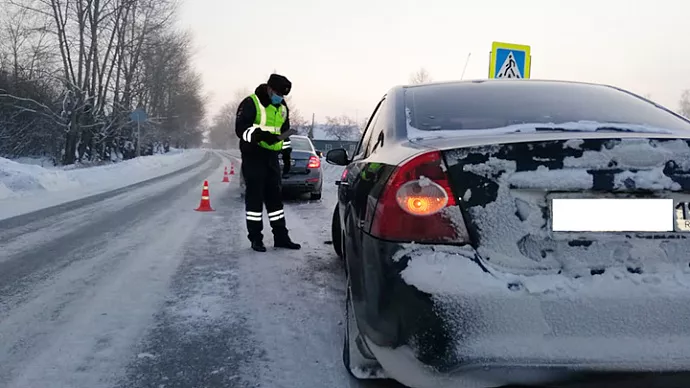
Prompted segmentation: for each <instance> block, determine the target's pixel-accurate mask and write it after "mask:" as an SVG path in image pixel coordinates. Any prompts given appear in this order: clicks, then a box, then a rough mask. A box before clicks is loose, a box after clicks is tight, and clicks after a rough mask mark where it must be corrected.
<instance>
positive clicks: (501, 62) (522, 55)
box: [489, 42, 532, 79]
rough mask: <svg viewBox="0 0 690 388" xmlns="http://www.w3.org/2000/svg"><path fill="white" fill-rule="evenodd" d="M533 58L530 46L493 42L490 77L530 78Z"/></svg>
mask: <svg viewBox="0 0 690 388" xmlns="http://www.w3.org/2000/svg"><path fill="white" fill-rule="evenodd" d="M531 58H532V56H531V54H530V47H529V46H526V45H522V44H513V43H504V42H493V43H492V44H491V56H490V58H489V78H506V79H511V78H512V79H527V78H530V68H531V63H532V59H531Z"/></svg>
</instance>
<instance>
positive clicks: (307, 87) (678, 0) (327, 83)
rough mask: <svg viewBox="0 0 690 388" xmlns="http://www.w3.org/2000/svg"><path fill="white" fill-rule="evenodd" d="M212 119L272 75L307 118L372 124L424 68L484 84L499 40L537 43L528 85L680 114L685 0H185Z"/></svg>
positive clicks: (687, 69)
mask: <svg viewBox="0 0 690 388" xmlns="http://www.w3.org/2000/svg"><path fill="white" fill-rule="evenodd" d="M180 16H181V23H182V27H184V28H187V29H190V30H191V31H192V33H193V35H194V38H195V43H196V46H197V54H196V58H195V63H196V65H197V68H198V70H199V71H200V72H201V73H202V74H203V80H204V85H205V89H206V92H207V93H208V94H209V96H210V106H209V108H210V110H211V111H210V113H214V112H215V111H216V110H217V109H218V108H219V107H220V106H221V105H222V104H223V103H225V102H227V101H228V100H230V99H232V97H233V95H234V94H235V92H236V90H238V89H242V88H250V89H251V90H253V89H254V87H256V85H258V84H259V83H261V82H264V81H265V80H266V79H267V77H268V75H269V74H270V73H271V72H272V71H273V70H274V69H276V70H277V71H278V72H279V73H282V74H284V75H286V76H287V77H288V78H290V80H292V82H293V89H292V93H291V94H292V95H293V96H294V97H293V98H294V100H295V104H296V105H297V106H298V108H299V109H300V110H301V111H302V113H303V114H304V115H305V116H311V113H312V112H313V113H315V114H316V119H317V121H318V120H323V119H324V117H325V116H333V115H339V114H347V115H351V116H353V117H354V116H359V118H361V117H363V116H367V115H369V113H370V111H371V110H372V109H373V108H374V105H375V104H376V102H377V101H378V99H379V98H380V97H381V96H382V95H383V94H384V93H385V92H386V91H387V90H388V89H389V88H390V87H392V86H394V85H397V84H404V83H407V81H408V79H409V75H410V73H412V72H414V71H415V70H417V69H418V68H419V67H422V66H423V67H425V68H426V69H427V70H428V71H429V72H430V73H431V76H432V77H433V79H434V80H438V81H442V80H457V79H459V78H460V76H461V73H462V69H463V66H464V64H465V60H466V59H467V56H468V54H469V53H472V55H471V57H470V61H469V65H468V67H467V71H466V73H465V79H477V78H486V77H487V75H488V65H489V51H491V42H492V41H502V42H511V43H518V44H526V45H530V46H531V48H532V77H531V78H540V79H565V80H576V81H589V82H600V83H607V84H612V85H615V86H619V87H623V88H626V89H629V90H631V91H633V92H636V93H640V94H647V93H649V94H651V96H652V99H653V100H655V101H657V102H659V103H661V104H663V105H666V106H667V107H669V108H672V109H673V110H676V109H677V105H678V99H679V97H680V94H681V92H682V90H683V89H686V88H690V50H689V49H688V48H689V47H690V44H689V43H690V34H689V33H688V32H687V25H688V18H689V17H690V1H688V0H654V1H652V0H576V1H573V0H521V1H517V0H512V1H511V0H367V1H364V0H347V1H332V0H283V1H251V0H250V1H246V0H243V1H239V0H184V3H183V4H182V8H181V10H180Z"/></svg>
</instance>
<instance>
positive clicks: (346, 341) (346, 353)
mask: <svg viewBox="0 0 690 388" xmlns="http://www.w3.org/2000/svg"><path fill="white" fill-rule="evenodd" d="M346 293H347V296H346V297H345V335H344V336H343V365H344V366H345V370H347V373H349V374H350V376H352V377H354V378H355V379H357V376H356V375H355V374H354V373H353V372H352V365H351V364H350V320H351V319H350V316H351V314H352V311H350V309H351V304H352V300H351V296H350V282H349V280H348V284H347V291H346Z"/></svg>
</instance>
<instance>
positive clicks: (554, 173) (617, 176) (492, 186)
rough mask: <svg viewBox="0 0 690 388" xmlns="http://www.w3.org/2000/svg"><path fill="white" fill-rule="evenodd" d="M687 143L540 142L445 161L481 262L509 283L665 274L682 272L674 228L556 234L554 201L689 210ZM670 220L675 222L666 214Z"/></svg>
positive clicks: (682, 243) (680, 241)
mask: <svg viewBox="0 0 690 388" xmlns="http://www.w3.org/2000/svg"><path fill="white" fill-rule="evenodd" d="M689 144H690V141H688V140H676V139H648V138H624V139H619V138H594V139H592V138H589V139H576V140H573V139H570V140H545V141H539V142H523V143H512V144H501V145H489V146H480V147H470V148H460V149H454V150H450V151H446V152H445V155H444V156H445V158H446V163H447V165H448V173H449V175H450V178H451V182H452V185H453V189H454V191H455V193H456V195H457V196H458V197H460V198H461V199H462V200H461V201H460V203H461V206H462V207H463V211H464V213H465V218H466V222H467V224H468V230H469V232H470V235H471V236H472V237H473V240H474V242H475V244H476V247H477V251H478V253H479V255H480V256H481V258H482V259H483V260H485V261H487V262H489V263H490V264H491V265H492V266H493V267H495V268H500V269H501V270H505V271H507V272H511V273H515V274H534V273H543V272H554V273H559V274H562V275H570V276H573V277H578V276H582V275H585V274H586V275H590V274H591V273H592V272H593V271H594V272H596V271H603V270H605V269H606V268H609V267H612V266H620V267H627V269H628V270H629V271H632V272H641V271H656V270H658V269H659V268H660V267H659V266H663V265H672V266H682V267H684V268H686V267H688V263H689V262H690V255H689V254H688V252H690V241H688V238H687V237H690V234H688V235H686V234H685V233H684V232H682V231H680V230H678V229H677V228H676V230H670V231H668V232H641V231H634V230H633V231H629V232H554V231H553V230H552V203H553V202H552V200H553V199H557V198H666V199H673V205H676V204H679V203H684V202H689V201H690V195H689V193H690V191H689V190H688V189H690V174H689V173H688V172H690V146H689ZM640 217H644V215H643V214H641V215H640ZM668 217H669V220H670V222H671V223H672V222H673V221H672V220H673V209H672V208H671V209H670V210H669V214H668ZM595 221H596V220H595ZM600 221H601V222H604V221H605V220H603V219H602V220H600ZM672 229H673V228H672ZM595 230H596V229H595Z"/></svg>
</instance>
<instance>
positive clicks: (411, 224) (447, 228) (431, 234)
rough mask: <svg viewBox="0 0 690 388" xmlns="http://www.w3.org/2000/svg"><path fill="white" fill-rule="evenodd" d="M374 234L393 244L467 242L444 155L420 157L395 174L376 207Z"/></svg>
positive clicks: (430, 154)
mask: <svg viewBox="0 0 690 388" xmlns="http://www.w3.org/2000/svg"><path fill="white" fill-rule="evenodd" d="M371 234H372V235H374V236H375V237H378V238H381V239H384V240H389V241H414V242H420V243H443V242H446V243H454V242H455V243H460V242H467V230H466V228H465V222H464V220H463V218H462V213H461V212H460V208H458V207H457V206H456V202H455V198H454V197H453V191H452V190H451V186H450V181H449V180H448V175H447V174H446V172H445V171H444V166H443V158H442V157H441V153H440V152H438V151H433V152H428V153H424V154H421V155H418V156H416V157H414V158H412V159H410V160H408V161H407V162H405V163H404V164H403V165H401V166H399V167H398V168H397V169H396V170H395V171H393V173H392V174H391V176H390V178H389V179H388V182H387V183H386V187H385V189H384V190H383V192H382V194H381V196H380V198H379V200H378V203H377V205H376V214H375V215H374V219H373V222H372V225H371Z"/></svg>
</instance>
